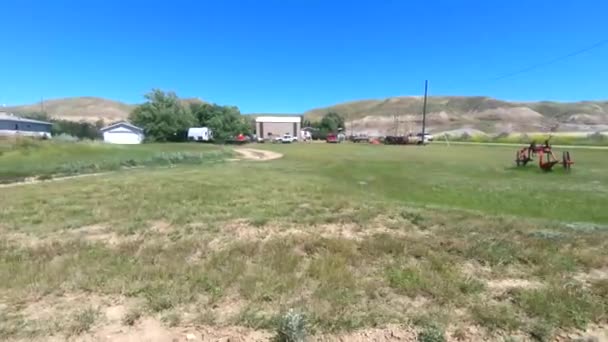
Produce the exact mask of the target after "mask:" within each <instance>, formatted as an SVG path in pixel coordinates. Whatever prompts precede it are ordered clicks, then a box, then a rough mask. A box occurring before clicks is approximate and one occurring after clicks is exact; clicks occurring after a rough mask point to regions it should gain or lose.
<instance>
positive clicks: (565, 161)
mask: <svg viewBox="0 0 608 342" xmlns="http://www.w3.org/2000/svg"><path fill="white" fill-rule="evenodd" d="M562 165H563V166H564V169H565V170H570V167H571V166H572V159H570V152H568V151H565V152H564V153H563V154H562Z"/></svg>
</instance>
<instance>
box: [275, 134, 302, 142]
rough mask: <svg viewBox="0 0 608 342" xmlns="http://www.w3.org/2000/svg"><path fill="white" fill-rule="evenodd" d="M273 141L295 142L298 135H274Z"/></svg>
mask: <svg viewBox="0 0 608 342" xmlns="http://www.w3.org/2000/svg"><path fill="white" fill-rule="evenodd" d="M274 141H275V142H280V143H283V144H289V143H292V142H297V141H298V137H294V136H292V135H291V134H283V136H281V137H276V138H275V139H274Z"/></svg>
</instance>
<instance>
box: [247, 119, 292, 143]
mask: <svg viewBox="0 0 608 342" xmlns="http://www.w3.org/2000/svg"><path fill="white" fill-rule="evenodd" d="M301 127H302V117H301V116H258V117H257V118H256V119H255V134H256V135H257V137H258V140H272V139H274V138H275V137H282V136H283V135H284V134H289V135H291V136H292V137H299V136H300V129H301Z"/></svg>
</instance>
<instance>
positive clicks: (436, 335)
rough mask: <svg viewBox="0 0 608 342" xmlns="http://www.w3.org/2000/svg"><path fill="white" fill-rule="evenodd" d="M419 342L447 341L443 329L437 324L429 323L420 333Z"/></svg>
mask: <svg viewBox="0 0 608 342" xmlns="http://www.w3.org/2000/svg"><path fill="white" fill-rule="evenodd" d="M418 341H419V342H445V341H446V339H445V334H444V333H443V330H442V329H441V328H439V327H438V326H436V325H429V326H427V327H425V328H424V329H422V331H421V332H419V333H418Z"/></svg>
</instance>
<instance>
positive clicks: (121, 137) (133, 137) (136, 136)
mask: <svg viewBox="0 0 608 342" xmlns="http://www.w3.org/2000/svg"><path fill="white" fill-rule="evenodd" d="M100 131H101V133H103V141H104V142H107V143H110V144H141V143H142V142H143V140H144V130H143V129H142V128H139V127H137V126H134V125H132V124H130V123H128V122H127V121H119V122H116V123H113V124H111V125H109V126H106V127H104V128H102V129H101V130H100Z"/></svg>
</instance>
